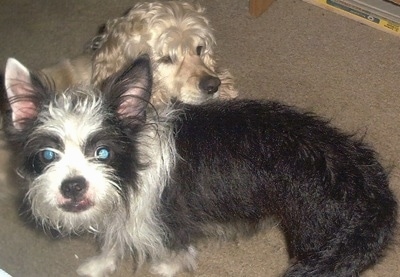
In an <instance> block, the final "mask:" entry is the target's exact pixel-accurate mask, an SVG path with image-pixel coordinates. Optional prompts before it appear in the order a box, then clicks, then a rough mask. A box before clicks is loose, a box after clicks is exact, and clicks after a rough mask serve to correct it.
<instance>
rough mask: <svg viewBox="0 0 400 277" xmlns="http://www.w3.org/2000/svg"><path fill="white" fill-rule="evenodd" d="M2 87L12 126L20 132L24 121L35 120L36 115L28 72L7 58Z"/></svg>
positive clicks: (14, 60)
mask: <svg viewBox="0 0 400 277" xmlns="http://www.w3.org/2000/svg"><path fill="white" fill-rule="evenodd" d="M4 85H5V88H6V91H7V98H8V101H9V103H10V107H11V111H12V122H13V125H14V127H15V128H16V129H18V130H20V129H22V128H23V127H24V122H25V121H26V120H29V119H33V118H35V117H36V116H37V113H38V107H37V104H36V101H34V99H35V97H34V94H35V93H34V89H33V85H32V79H31V75H30V73H29V70H28V69H27V68H26V67H25V66H23V65H22V64H21V63H20V62H18V61H17V60H16V59H13V58H9V59H8V60H7V65H6V69H5V74H4Z"/></svg>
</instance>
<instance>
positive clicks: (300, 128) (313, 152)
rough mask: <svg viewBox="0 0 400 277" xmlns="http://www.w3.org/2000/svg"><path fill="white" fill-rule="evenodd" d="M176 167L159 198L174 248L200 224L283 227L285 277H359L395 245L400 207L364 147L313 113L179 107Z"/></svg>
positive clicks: (264, 107)
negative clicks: (289, 261) (288, 260)
mask: <svg viewBox="0 0 400 277" xmlns="http://www.w3.org/2000/svg"><path fill="white" fill-rule="evenodd" d="M179 108H181V109H183V111H184V112H183V113H182V114H181V115H180V116H179V117H178V119H177V120H176V122H175V132H176V134H175V140H176V148H177V152H178V154H179V156H180V157H181V159H179V160H178V163H177V166H176V168H175V169H174V171H173V176H172V178H171V181H170V184H169V185H168V186H167V187H166V189H165V190H164V193H163V197H162V208H161V211H162V215H163V221H164V222H165V224H166V225H167V226H168V227H169V231H170V235H171V241H170V242H169V243H170V244H171V246H176V247H182V246H183V245H188V244H189V243H191V241H192V240H193V238H198V237H201V236H202V229H201V228H199V227H201V226H203V225H205V226H207V227H208V225H210V224H211V225H212V224H218V225H220V224H226V223H238V222H239V223H241V224H250V225H253V226H256V225H257V224H259V223H261V222H262V220H263V219H265V218H266V217H269V216H273V217H275V218H276V219H277V220H279V226H280V227H281V228H282V230H283V232H284V233H285V235H286V237H287V242H288V248H289V251H290V254H291V256H292V257H293V258H295V260H296V261H297V262H295V263H294V264H293V265H292V266H291V267H290V268H289V269H288V271H287V273H286V274H285V276H286V277H289V276H355V275H356V274H358V273H359V272H360V271H362V270H363V269H365V268H366V267H368V266H369V265H371V264H373V263H375V262H376V261H377V260H378V259H379V257H380V256H381V255H382V252H383V249H385V247H386V246H387V245H388V243H389V242H390V239H391V237H392V233H393V229H394V226H395V220H396V201H395V199H394V197H393V194H392V193H391V191H390V190H389V188H388V176H387V174H386V173H385V170H384V169H383V168H382V166H381V165H380V164H379V162H378V161H377V159H376V157H375V153H374V151H373V150H371V149H370V148H369V147H368V146H366V145H365V144H364V143H363V142H361V141H358V140H356V139H353V138H352V137H350V136H348V135H346V134H343V133H341V132H340V131H338V130H337V129H334V128H332V127H329V125H328V124H327V123H326V122H325V121H323V120H321V119H318V118H317V117H315V116H314V115H312V114H304V113H300V112H297V111H296V110H294V109H293V108H290V107H287V106H284V105H281V104H278V103H274V102H258V101H249V100H233V101H227V102H216V103H210V104H204V105H201V106H188V105H182V106H181V107H179Z"/></svg>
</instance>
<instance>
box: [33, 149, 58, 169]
mask: <svg viewBox="0 0 400 277" xmlns="http://www.w3.org/2000/svg"><path fill="white" fill-rule="evenodd" d="M57 158H58V155H57V153H56V152H54V151H53V150H50V149H45V150H42V151H40V152H38V153H37V154H36V155H35V156H34V157H33V161H32V167H33V169H34V170H35V172H36V173H38V174H40V173H42V172H43V170H44V169H45V168H46V166H48V165H49V164H51V163H52V162H53V161H55V160H57Z"/></svg>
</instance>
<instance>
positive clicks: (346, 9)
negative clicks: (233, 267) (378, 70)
mask: <svg viewBox="0 0 400 277" xmlns="http://www.w3.org/2000/svg"><path fill="white" fill-rule="evenodd" d="M304 1H305V2H308V3H310V4H313V5H316V6H319V7H321V8H324V9H326V10H330V11H333V12H335V13H338V14H341V15H343V16H345V17H348V18H351V19H354V20H357V21H359V22H361V23H363V24H366V25H369V26H371V27H374V28H377V29H380V30H383V31H385V32H388V33H391V34H394V35H397V36H400V0H391V1H384V0H362V1H360V0H304Z"/></svg>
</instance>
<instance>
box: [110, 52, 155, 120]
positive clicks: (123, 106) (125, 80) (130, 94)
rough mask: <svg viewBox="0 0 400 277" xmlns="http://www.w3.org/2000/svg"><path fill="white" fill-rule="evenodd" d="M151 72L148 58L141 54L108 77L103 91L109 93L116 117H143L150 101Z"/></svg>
mask: <svg viewBox="0 0 400 277" xmlns="http://www.w3.org/2000/svg"><path fill="white" fill-rule="evenodd" d="M151 89H152V72H151V64H150V58H149V56H148V55H142V56H140V57H139V58H137V59H136V60H135V61H134V62H133V63H132V64H131V65H130V66H129V67H128V68H126V69H124V70H122V71H121V72H118V73H117V74H115V75H114V76H112V77H110V78H108V79H107V80H106V81H105V83H104V85H103V91H105V92H106V95H107V94H109V95H110V96H111V97H112V99H111V102H112V103H113V107H114V109H115V112H116V113H117V115H118V117H120V118H131V119H144V118H145V115H146V108H147V105H148V103H149V101H150V96H151Z"/></svg>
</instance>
